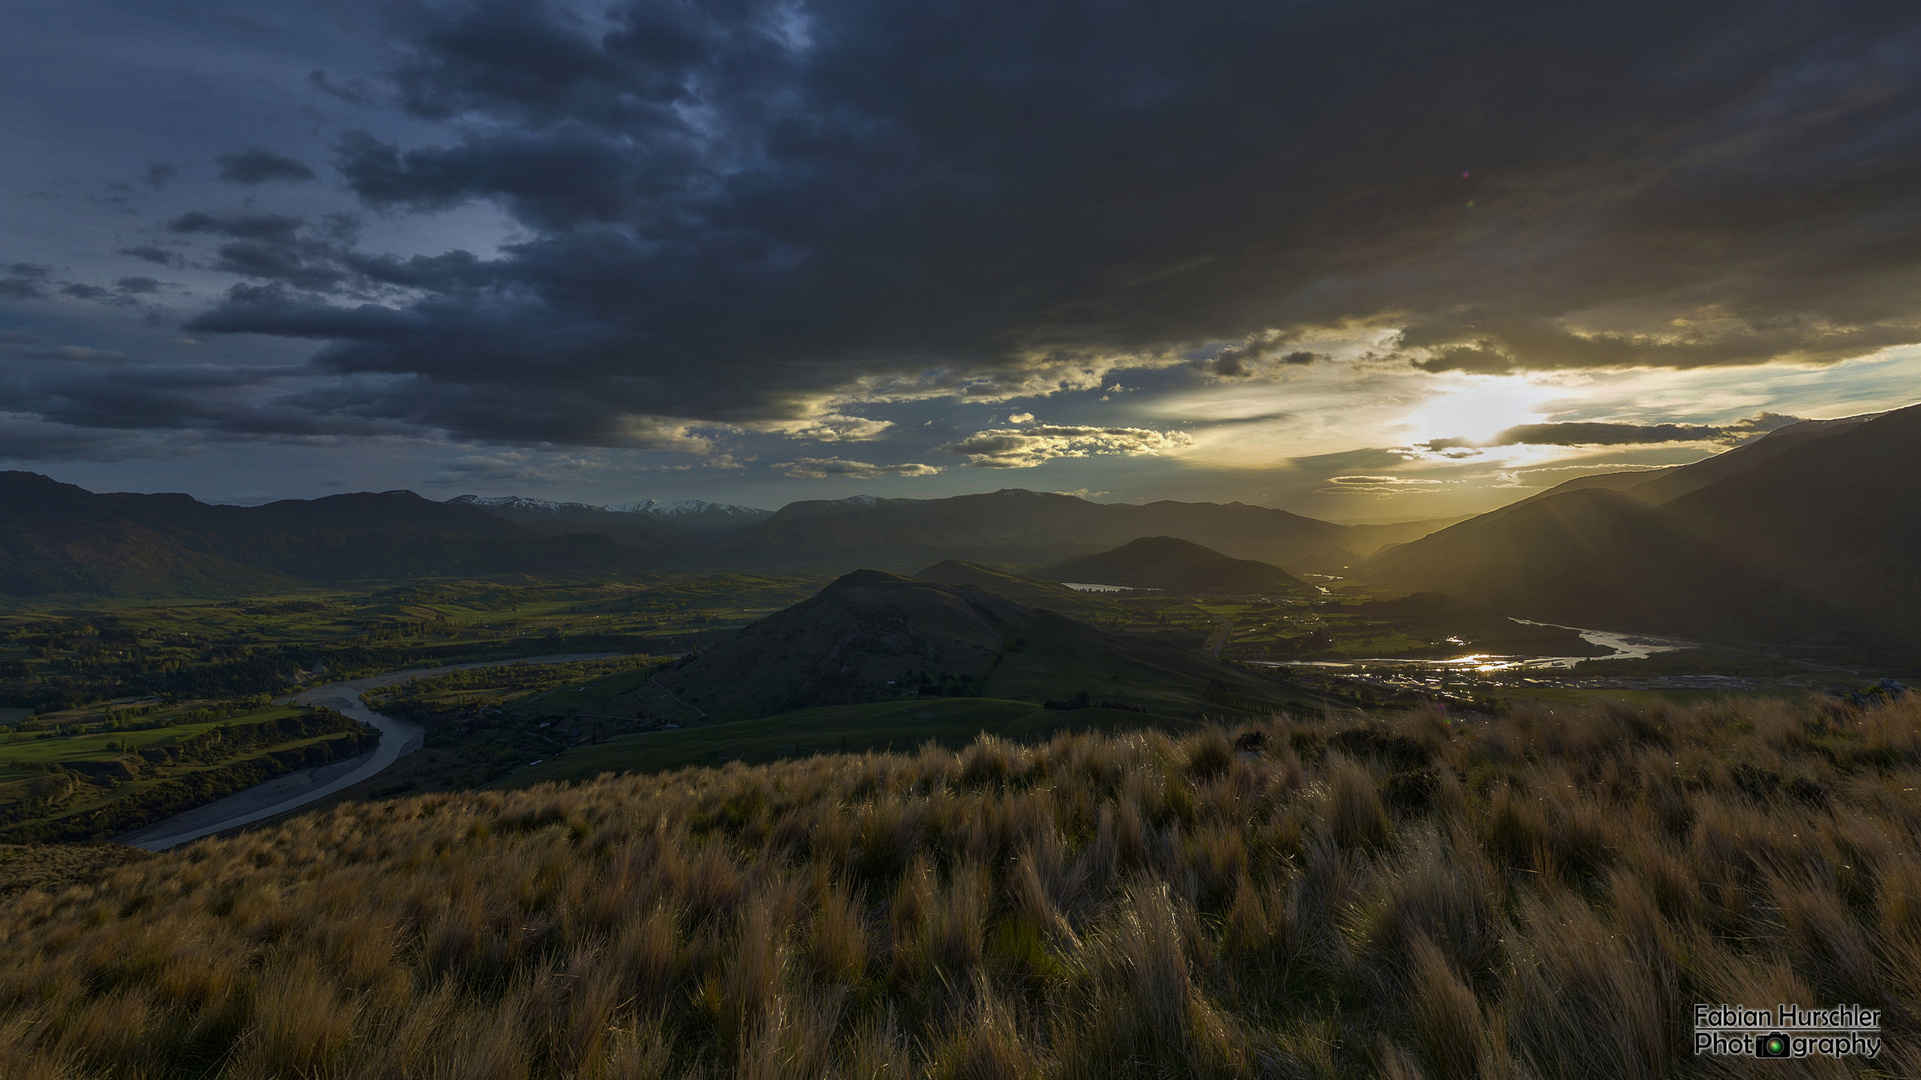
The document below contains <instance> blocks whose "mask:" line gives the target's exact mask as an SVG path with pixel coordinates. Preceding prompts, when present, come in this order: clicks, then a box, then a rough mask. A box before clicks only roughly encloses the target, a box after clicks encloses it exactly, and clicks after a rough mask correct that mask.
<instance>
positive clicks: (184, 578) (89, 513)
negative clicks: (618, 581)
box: [0, 472, 637, 597]
mask: <svg viewBox="0 0 1921 1080" xmlns="http://www.w3.org/2000/svg"><path fill="white" fill-rule="evenodd" d="M0 507H5V511H6V512H5V513H4V514H0V594H8V595H12V596H19V597H26V596H41V595H48V594H93V595H106V596H212V595H236V594H243V593H246V592H257V591H262V590H267V589H273V588H280V587H285V586H289V585H295V584H302V583H312V582H328V581H343V580H358V579H369V578H401V577H411V576H417V575H423V574H431V575H444V574H493V573H556V572H570V571H571V572H580V571H599V572H604V571H608V570H618V569H625V568H631V567H633V566H635V565H637V553H636V552H635V551H634V550H632V549H631V548H629V547H627V546H625V545H623V544H621V543H620V542H618V541H617V540H615V539H613V538H612V537H609V536H605V535H598V534H594V533H587V532H581V531H578V530H576V531H574V532H573V533H572V534H571V535H564V536H543V535H541V534H540V533H538V532H536V531H534V530H531V529H528V528H524V527H522V526H520V525H516V524H515V523H514V522H511V521H508V520H507V519H505V518H503V517H500V516H498V515H496V514H492V513H488V512H487V511H484V510H480V509H476V508H473V507H469V506H461V505H456V504H451V503H438V502H434V501H432V500H429V499H423V498H421V497H420V496H418V495H416V494H414V493H413V492H411V491H384V492H378V493H375V492H358V493H354V494H344V495H329V496H327V497H325V498H321V499H290V500H285V501H281V502H273V503H268V504H266V505H264V506H223V505H216V504H209V503H203V502H200V501H199V500H197V499H194V498H192V497H190V496H187V495H179V494H157V495H141V494H127V493H115V494H95V493H93V492H90V491H87V490H86V489H84V488H80V487H76V486H74V485H72V484H62V483H59V482H57V481H54V480H50V479H48V478H47V477H44V476H40V475H37V474H35V473H26V472H0Z"/></svg>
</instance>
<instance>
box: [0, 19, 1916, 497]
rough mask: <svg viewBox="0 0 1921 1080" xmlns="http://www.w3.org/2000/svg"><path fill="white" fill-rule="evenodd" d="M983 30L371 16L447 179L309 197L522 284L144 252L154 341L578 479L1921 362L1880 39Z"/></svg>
mask: <svg viewBox="0 0 1921 1080" xmlns="http://www.w3.org/2000/svg"><path fill="white" fill-rule="evenodd" d="M987 14H988V10H987V9H986V8H982V7H979V6H969V5H960V6H952V5H949V6H931V7H930V6H926V5H900V4H881V3H871V2H816V3H806V4H799V5H796V4H793V3H789V2H785V0H782V2H771V0H744V2H742V3H737V4H731V5H726V6H723V7H714V6H706V5H703V6H684V7H683V6H669V5H661V4H654V3H626V4H618V5H616V6H614V7H613V8H612V9H610V10H609V12H608V13H607V14H606V16H605V17H604V18H595V19H588V18H586V17H583V16H577V15H573V14H568V13H565V12H562V11H558V10H555V9H550V8H547V7H545V6H542V5H539V4H527V3H511V4H510V3H502V2H486V3H478V4H453V5H438V6H417V7H407V8H405V9H401V10H400V12H399V13H398V14H396V15H394V16H393V18H392V20H391V22H390V24H389V25H388V27H387V31H386V32H387V35H388V47H389V50H390V55H391V57H392V60H391V61H390V62H389V63H388V64H387V65H386V68H385V71H384V75H383V80H384V87H385V89H384V91H383V92H384V93H385V94H386V95H387V97H386V100H389V101H391V102H393V103H395V104H396V105H397V107H398V108H399V109H401V110H403V111H404V112H405V113H407V114H409V115H411V116H412V117H413V118H414V119H416V120H417V121H422V122H427V123H438V124H442V125H444V128H443V131H444V135H445V137H444V138H442V139H440V140H433V139H428V140H425V141H413V142H408V143H403V142H401V141H396V140H394V139H392V138H383V137H381V136H379V135H376V134H370V133H367V132H350V133H348V134H346V135H344V136H342V137H341V138H339V139H338V140H337V142H336V146H335V160H334V165H335V168H336V169H337V170H338V172H339V174H340V175H341V176H342V177H344V179H345V180H346V182H347V184H348V185H349V186H350V187H351V189H352V190H353V192H354V193H355V194H356V195H357V196H358V197H359V198H360V199H361V200H362V202H363V203H364V204H365V205H366V206H367V207H368V208H370V209H372V210H376V211H379V212H382V213H399V214H425V213H434V212H437V211H443V210H447V209H449V208H453V207H458V206H461V205H464V204H468V203H473V202H490V203H493V204H496V205H498V206H500V207H502V208H504V209H505V210H506V211H507V212H508V213H509V214H511V215H512V217H513V218H514V219H515V220H516V221H517V222H518V223H519V224H520V226H521V227H522V228H523V229H524V230H526V233H525V239H524V240H523V241H521V242H518V243H515V244H512V245H510V246H509V247H508V248H507V250H506V251H505V253H504V254H503V255H502V256H500V257H498V258H491V259H481V258H476V257H474V256H472V255H469V254H467V253H465V252H462V251H450V252H447V253H445V254H443V255H439V256H430V257H416V258H412V259H408V260H404V261H403V260H396V259H382V258H378V257H370V256H363V255H358V254H355V253H353V252H351V251H350V250H348V245H347V244H346V242H345V241H343V240H342V239H340V238H330V237H327V236H320V235H316V234H315V228H314V226H312V225H303V224H301V223H298V222H295V221H293V220H292V219H289V218H281V217H277V216H275V215H272V214H257V215H255V216H253V217H244V216H242V217H226V218H220V219H213V218H210V217H207V216H205V215H203V216H202V217H201V218H182V219H179V220H176V221H175V222H174V223H173V226H172V227H173V228H174V229H175V230H176V231H185V232H204V233H207V234H212V235H218V236H221V237H223V238H224V242H223V243H222V244H221V245H220V248H219V253H218V266H219V267H220V268H221V269H224V270H227V271H228V272H231V273H234V274H236V275H241V276H244V277H246V278H248V279H249V281H248V283H246V284H243V285H241V286H238V287H236V288H235V289H234V291H233V292H231V293H230V294H229V295H228V297H227V298H226V300H225V301H224V302H223V303H221V304H220V305H218V306H216V307H215V308H213V309H212V310H210V311H208V312H206V313H205V314H203V315H202V316H200V317H199V318H198V319H197V320H196V321H195V323H194V324H193V327H194V329H196V330H199V331H207V332H225V333H257V334H273V335H282V336H290V337H297V338H311V339H316V340H321V341H324V342H325V343H326V344H325V346H324V347H323V348H322V349H321V351H320V352H319V354H318V355H317V356H316V358H315V363H316V365H318V366H319V367H320V368H322V369H324V370H327V371H331V372H334V373H338V374H340V375H351V376H359V375H379V376H403V377H404V378H402V379H400V380H398V381H392V382H389V383H387V384H386V389H385V390H383V391H382V393H380V394H379V395H378V396H376V397H373V398H370V399H368V400H365V401H360V402H357V403H355V409H356V411H358V412H360V413H363V414H369V415H379V416H383V417H387V418H391V419H395V420H404V421H407V422H411V423H417V424H421V425H425V426H429V427H435V428H440V429H444V430H447V431H450V432H452V433H454V434H455V435H458V436H462V437H470V438H482V439H505V440H560V441H578V442H588V443H613V444H617V443H619V441H620V432H621V431H622V430H623V423H624V421H623V418H624V417H625V416H626V415H628V414H629V413H632V412H636V411H641V410H642V409H643V408H644V409H645V411H648V412H650V413H654V414H658V415H669V416H676V417H681V418H684V419H689V420H700V421H711V422H762V423H766V422H776V423H777V422H783V421H791V420H797V419H800V418H803V417H806V416H808V415H812V414H814V413H817V412H819V411H821V410H822V409H823V408H825V407H828V406H827V404H826V403H830V402H836V401H838V402H841V403H843V405H845V404H846V403H850V402H852V403H858V402H859V401H863V400H866V401H877V400H901V399H912V398H916V397H928V396H943V395H951V396H955V397H962V398H965V397H968V396H975V397H986V398H990V399H992V398H998V397H1010V396H1022V395H1036V394H1045V393H1048V392H1050V391H1057V390H1059V389H1060V388H1062V387H1063V386H1066V387H1084V386H1098V385H1100V382H1101V381H1102V379H1103V378H1104V377H1105V376H1106V375H1107V374H1108V373H1109V372H1110V371H1113V370H1115V369H1119V368H1125V367H1131V366H1158V365H1165V364H1172V363H1177V362H1182V358H1183V357H1185V356H1186V355H1187V353H1188V352H1189V351H1191V350H1192V349H1194V348H1196V347H1198V346H1200V345H1202V344H1203V343H1205V342H1207V341H1209V340H1214V341H1220V340H1227V341H1239V342H1241V344H1238V345H1231V346H1228V347H1226V348H1223V349H1218V350H1216V351H1214V352H1213V353H1212V354H1210V358H1209V359H1208V360H1207V361H1206V362H1205V365H1204V366H1205V367H1206V369H1207V371H1208V372H1209V373H1210V374H1212V375H1214V376H1218V377H1224V378H1240V377H1247V376H1250V375H1256V374H1260V373H1262V372H1264V371H1269V370H1273V369H1275V368H1285V367H1288V366H1299V365H1305V364H1311V363H1313V362H1315V361H1316V360H1317V359H1321V358H1322V357H1321V356H1320V355H1319V354H1317V353H1316V352H1314V351H1312V350H1310V349H1305V348H1301V347H1299V342H1300V340H1301V339H1302V338H1303V337H1305V336H1307V335H1310V334H1311V333H1313V332H1315V331H1317V330H1322V329H1324V328H1326V327H1329V326H1342V325H1346V326H1370V325H1381V326H1390V327H1393V328H1396V329H1398V330H1399V337H1398V339H1397V342H1396V348H1397V349H1398V352H1399V354H1400V355H1402V356H1405V357H1406V358H1407V359H1408V361H1409V362H1411V363H1417V364H1420V365H1422V366H1424V367H1426V368H1428V369H1430V370H1466V371H1483V372H1485V371H1509V370H1517V369H1541V368H1565V367H1583V366H1621V365H1668V366H1675V367H1690V366H1697V365H1712V364H1730V363H1754V362H1758V361H1763V360H1770V359H1781V358H1790V359H1795V360H1799V361H1805V362H1822V361H1827V360H1832V359H1836V358H1840V357H1843V356H1849V355H1858V354H1860V353H1862V352H1864V351H1868V350H1872V349H1874V348H1877V347H1879V346H1883V345H1887V344H1890V343H1895V342H1907V341H1913V340H1917V339H1921V301H1917V300H1916V296H1917V295H1921V294H1918V293H1917V292H1916V290H1915V289H1914V288H1913V286H1914V285H1916V284H1917V283H1921V278H1918V277H1917V274H1916V267H1917V264H1916V257H1917V255H1921V248H1917V247H1915V246H1914V245H1911V244H1909V243H1907V242H1906V241H1904V240H1901V239H1900V237H1903V236H1913V235H1916V234H1917V230H1916V229H1915V228H1914V226H1915V225H1917V224H1921V221H1917V215H1918V214H1921V199H1918V198H1917V196H1916V195H1915V191H1914V188H1913V185H1911V184H1909V183H1906V182H1904V181H1902V180H1901V178H1902V177H1911V176H1912V175H1913V174H1914V172H1915V169H1916V166H1918V165H1921V140H1917V139H1914V138H1909V137H1907V135H1908V134H1911V133H1912V132H1913V131H1914V129H1915V127H1916V125H1917V122H1918V120H1921V111H1918V110H1917V108H1916V101H1915V98H1914V94H1913V89H1914V87H1913V76H1914V72H1913V70H1912V66H1913V60H1912V58H1913V57H1914V56H1916V55H1921V50H1914V49H1903V48H1901V47H1899V46H1898V43H1900V42H1904V41H1905V42H1908V43H1910V44H1913V43H1914V42H1915V16H1914V13H1913V12H1912V11H1911V10H1909V9H1905V8H1902V7H1900V6H1895V5H1873V4H1839V5H1819V6H1815V7H1809V6H1806V5H1799V6H1796V5H1786V4H1781V5H1762V6H1756V5H1752V4H1734V3H1725V4H1714V3H1710V4H1699V5H1688V6H1686V8H1685V9H1681V10H1677V9H1675V8H1674V7H1673V5H1659V4H1653V3H1639V4H1636V3H1629V4H1618V3H1616V4H1598V3H1596V4H1567V5H1545V6H1544V5H1538V4H1518V3H1516V4H1505V3H1471V4H1467V5H1464V6H1463V5H1450V6H1448V7H1446V8H1436V7H1434V6H1433V5H1425V4H1414V3H1411V2H1410V3H1372V4H1365V5H1350V6H1348V7H1344V8H1337V9H1321V8H1314V9H1285V8H1276V7H1274V6H1273V5H1270V4H1256V3H1251V2H1249V3H1237V2H1213V3H1201V4H1193V3H1183V4H1167V5H1149V6H1146V7H1136V8H1130V9H1128V13H1127V14H1126V15H1125V16H1119V17H1117V16H1116V15H1115V14H1114V13H1112V12H1111V11H1109V10H1108V9H1107V7H1106V6H1105V5H1100V4H1094V3H1075V2H1067V3H1060V4H1049V5H1039V6H1034V7H1031V8H1023V9H1004V8H995V9H993V17H992V18H988V17H986V16H987ZM326 78H327V77H326V75H325V73H324V72H323V73H321V74H320V75H319V76H317V79H319V80H321V81H324V80H325V79H326ZM326 85H333V84H332V83H327V84H326ZM221 160H222V168H223V169H224V170H225V171H224V172H223V174H222V175H228V174H232V176H231V178H232V179H236V180H240V181H242V182H246V183H259V182H261V181H263V180H267V179H299V178H300V170H302V169H304V168H305V166H304V165H301V164H300V163H299V162H297V161H294V160H292V159H287V158H281V157H279V156H277V155H275V154H273V153H272V152H270V151H263V150H258V149H255V150H247V151H242V152H236V153H234V154H231V155H228V156H227V157H224V158H222V159H221ZM1763 166H1765V167H1763ZM349 239H350V238H349ZM11 287H15V288H21V287H31V282H25V283H23V284H22V285H19V286H11ZM383 288H386V289H398V290H404V291H403V292H400V293H394V294H386V293H382V292H381V290H382V289H383ZM343 300H346V301H348V302H343ZM450 388H457V389H450ZM996 437H1000V436H996ZM1005 437H1006V438H1014V436H1005ZM1029 437H1030V438H1031V437H1032V436H1029ZM969 456H970V457H975V458H978V459H979V461H978V463H983V464H985V463H989V462H990V461H992V460H996V459H1004V460H1007V461H1010V462H1018V461H1024V460H1028V459H1027V458H1023V457H1022V456H1020V455H1018V454H1013V455H1009V454H1000V453H990V454H983V455H969Z"/></svg>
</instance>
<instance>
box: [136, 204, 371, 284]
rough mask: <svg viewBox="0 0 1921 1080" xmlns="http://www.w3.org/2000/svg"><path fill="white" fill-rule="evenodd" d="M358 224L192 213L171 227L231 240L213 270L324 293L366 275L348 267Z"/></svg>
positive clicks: (333, 217)
mask: <svg viewBox="0 0 1921 1080" xmlns="http://www.w3.org/2000/svg"><path fill="white" fill-rule="evenodd" d="M359 227H360V221H359V219H358V218H356V217H354V216H352V215H346V214H330V215H327V216H326V217H325V218H322V219H321V220H320V221H318V222H311V223H310V222H309V221H308V220H307V219H306V218H304V217H288V216H284V215H280V214H269V213H256V212H251V211H249V212H244V213H231V214H224V215H214V214H208V213H205V212H202V211H198V210H196V211H192V212H189V213H186V214H182V215H180V216H179V217H176V218H174V219H173V220H172V221H170V222H168V223H167V228H168V229H169V230H170V231H172V232H176V233H211V234H213V235H216V236H226V237H232V239H231V240H229V241H228V242H226V243H224V244H221V245H220V247H219V248H218V249H217V251H216V255H217V258H216V259H215V261H214V264H213V268H214V269H215V270H221V271H225V272H227V273H230V274H240V275H242V276H245V277H253V278H264V279H266V280H269V281H273V282H281V283H284V284H287V285H291V286H293V287H294V288H297V289H303V290H308V291H318V292H325V291H330V290H335V289H337V288H339V287H341V286H342V285H343V284H348V283H351V282H354V281H357V280H359V279H361V278H362V277H364V275H362V274H360V273H359V271H357V270H356V269H354V268H353V267H352V266H350V265H347V263H348V262H349V261H351V260H352V259H353V258H355V254H354V252H353V251H352V245H353V242H354V238H355V235H356V234H357V232H358V231H359Z"/></svg>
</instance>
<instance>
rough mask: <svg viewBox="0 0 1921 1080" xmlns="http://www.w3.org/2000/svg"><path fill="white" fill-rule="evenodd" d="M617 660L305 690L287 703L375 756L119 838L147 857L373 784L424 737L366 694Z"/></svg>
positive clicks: (562, 656)
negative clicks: (341, 719)
mask: <svg viewBox="0 0 1921 1080" xmlns="http://www.w3.org/2000/svg"><path fill="white" fill-rule="evenodd" d="M619 655H621V654H619V653H558V654H555V655H552V656H519V657H515V658H513V659H511V660H489V661H485V662H482V663H475V664H453V665H450V666H448V667H437V668H411V669H408V670H405V671H395V672H389V673H388V674H386V675H375V676H371V677H369V678H365V679H349V680H347V681H345V682H337V683H328V684H327V685H325V686H316V687H314V688H313V689H311V690H304V691H302V692H300V693H298V694H295V695H294V696H292V697H290V698H288V699H287V700H288V701H290V702H292V703H293V704H295V705H313V706H317V707H323V708H328V709H333V710H334V711H336V712H340V713H345V714H346V715H348V716H351V717H353V718H354V719H355V720H358V721H360V722H361V723H363V724H366V725H367V726H369V727H371V728H374V729H375V730H377V731H379V732H380V745H379V746H378V747H376V748H375V749H374V750H373V751H372V752H371V753H366V754H362V755H360V756H359V757H354V758H348V759H347V760H345V761H335V762H330V763H329V764H326V765H321V766H318V767H315V768H312V769H302V770H300V771H299V772H295V773H288V774H287V775H286V776H280V777H275V778H274V779H272V780H269V781H267V782H266V783H264V784H256V785H255V786H253V787H250V788H248V789H247V790H245V791H242V792H238V793H236V794H233V795H229V796H227V797H226V798H224V799H219V800H216V801H214V802H210V803H208V804H207V805H205V806H196V807H194V808H193V809H192V810H188V811H186V812H185V813H181V814H175V815H174V816H173V817H170V818H168V819H167V820H165V821H162V822H158V823H157V824H153V825H149V826H147V827H146V828H144V829H140V830H138V831H136V832H133V833H129V834H127V835H126V836H123V837H121V838H120V842H121V843H124V844H132V845H133V846H134V847H138V848H145V849H147V850H148V851H165V850H167V849H168V848H171V847H175V846H177V845H180V844H184V843H186V842H187V841H189V840H197V839H199V838H200V837H203V836H207V835H209V834H211V833H217V832H224V831H226V830H228V829H233V828H238V827H240V826H242V825H246V824H249V823H251V822H255V821H259V820H261V819H262V818H270V817H277V816H279V815H281V814H285V813H287V812H289V811H291V810H298V809H299V808H301V807H302V806H305V805H307V804H308V803H311V802H314V801H316V800H318V799H324V798H326V797H327V796H329V795H331V794H333V793H334V792H336V791H342V790H344V789H346V788H350V787H352V786H354V785H355V784H358V783H360V782H362V781H364V780H369V779H372V778H373V777H374V776H375V775H377V774H378V773H380V772H382V771H383V770H385V769H386V768H387V767H388V766H390V765H392V764H393V763H394V762H396V761H399V760H400V759H401V758H403V757H405V756H406V755H408V754H411V753H413V752H414V751H415V750H418V749H420V745H421V742H422V740H423V739H424V738H425V736H426V730H425V729H424V728H422V727H420V726H419V725H418V724H409V723H405V722H403V721H400V720H394V719H392V718H390V717H385V716H382V715H380V714H379V713H377V712H374V711H373V710H372V709H369V708H367V707H366V706H365V705H362V704H361V703H360V695H361V694H364V693H366V692H367V691H369V690H371V689H373V688H375V687H377V686H392V685H394V684H396V683H404V682H412V681H414V680H415V679H425V678H429V677H431V676H434V675H445V674H446V673H447V672H449V671H460V670H463V669H466V668H477V667H499V666H500V665H502V664H564V663H568V662H570V661H575V660H599V659H602V658H605V657H608V656H619Z"/></svg>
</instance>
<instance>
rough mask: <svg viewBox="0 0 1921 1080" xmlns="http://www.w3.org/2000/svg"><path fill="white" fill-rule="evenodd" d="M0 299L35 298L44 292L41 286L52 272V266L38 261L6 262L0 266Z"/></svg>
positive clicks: (43, 294)
mask: <svg viewBox="0 0 1921 1080" xmlns="http://www.w3.org/2000/svg"><path fill="white" fill-rule="evenodd" d="M0 271H4V276H0V300H37V299H39V298H40V297H42V296H45V295H46V293H45V292H44V291H43V290H42V288H41V287H42V286H43V285H45V284H46V280H47V278H48V277H50V276H52V274H53V267H51V266H42V265H40V264H39V263H25V262H17V263H8V264H7V265H6V266H4V267H0Z"/></svg>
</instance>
